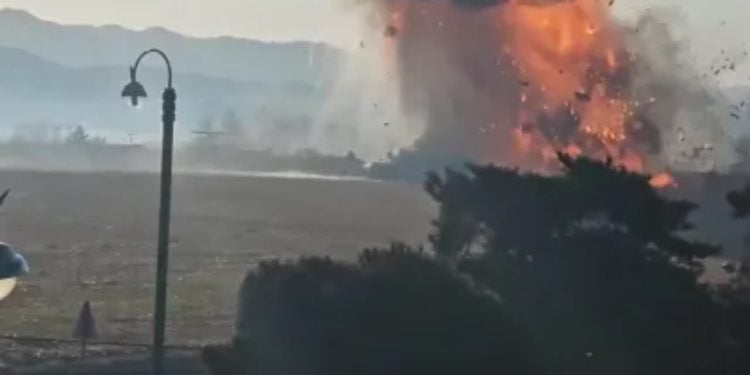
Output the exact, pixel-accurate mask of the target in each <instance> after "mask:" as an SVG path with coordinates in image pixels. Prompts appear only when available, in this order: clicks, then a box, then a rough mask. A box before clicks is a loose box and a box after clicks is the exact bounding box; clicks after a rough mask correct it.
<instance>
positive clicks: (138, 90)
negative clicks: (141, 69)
mask: <svg viewBox="0 0 750 375" xmlns="http://www.w3.org/2000/svg"><path fill="white" fill-rule="evenodd" d="M122 97H123V98H130V103H131V104H132V105H133V107H136V106H138V99H139V98H146V97H148V94H146V89H145V88H143V85H141V83H140V82H138V81H137V80H136V79H135V68H133V67H132V66H131V67H130V82H129V83H128V84H127V85H125V87H124V88H123V89H122Z"/></svg>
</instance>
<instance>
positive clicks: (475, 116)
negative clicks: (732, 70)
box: [365, 0, 733, 186]
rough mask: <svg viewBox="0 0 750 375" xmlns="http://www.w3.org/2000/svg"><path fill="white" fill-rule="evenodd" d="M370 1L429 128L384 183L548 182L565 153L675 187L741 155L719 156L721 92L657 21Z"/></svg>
mask: <svg viewBox="0 0 750 375" xmlns="http://www.w3.org/2000/svg"><path fill="white" fill-rule="evenodd" d="M365 2H367V3H369V5H371V7H372V9H373V12H374V14H375V15H376V16H375V17H374V18H375V19H378V20H380V21H381V23H382V25H381V26H382V30H383V38H384V39H385V43H384V46H385V47H384V48H385V53H384V56H385V58H386V59H387V69H389V71H390V73H391V74H390V76H392V77H395V78H396V79H397V80H398V88H399V102H400V106H401V110H402V111H403V112H404V113H407V114H408V115H409V116H412V117H414V116H419V117H421V118H422V119H424V123H425V126H424V131H423V133H422V136H421V137H420V138H419V139H418V140H417V141H416V142H415V144H414V145H413V147H411V148H410V149H409V150H404V151H402V152H401V153H400V154H399V155H396V156H393V157H391V159H390V160H389V162H387V163H383V164H376V165H375V166H373V169H372V170H373V174H374V175H376V176H379V177H386V178H394V177H395V178H403V177H407V178H421V172H422V171H424V170H428V169H440V168H442V166H444V165H445V164H448V165H460V164H462V163H463V162H467V161H470V162H477V163H494V164H499V165H506V166H517V167H520V168H522V169H526V170H533V171H538V172H543V173H544V172H551V171H555V170H557V167H558V165H557V158H556V155H557V152H558V151H562V152H565V153H568V154H570V155H573V156H577V155H585V156H588V157H592V158H598V159H604V158H612V159H613V160H614V162H615V163H617V164H619V165H621V166H623V167H625V168H627V169H630V170H634V171H642V172H647V173H650V174H652V175H653V176H654V179H653V180H652V183H653V184H654V185H656V186H668V185H673V184H674V183H675V182H674V180H673V179H672V177H671V175H670V173H669V170H670V169H672V168H685V169H690V168H693V169H696V168H697V169H701V168H702V169H704V170H705V169H711V168H715V163H717V161H718V162H720V163H724V162H726V163H729V162H730V161H729V160H730V159H732V157H733V156H732V155H731V153H730V152H729V151H728V150H730V149H731V147H713V145H714V144H720V143H721V142H727V140H726V135H725V134H724V132H723V130H722V129H721V127H720V126H717V124H719V123H721V120H720V119H719V118H718V116H719V115H718V114H717V113H715V111H712V109H711V108H712V106H714V104H715V99H713V98H714V95H713V93H712V92H711V90H710V88H709V87H710V85H708V84H705V83H704V82H701V81H699V80H697V79H696V78H695V76H697V74H693V73H694V72H692V71H691V66H690V64H689V63H685V61H684V60H683V59H682V56H681V51H680V50H681V48H680V47H679V46H678V44H677V43H676V42H675V41H674V40H673V38H671V36H670V33H669V30H668V28H667V26H666V24H665V23H664V22H661V20H660V19H659V17H658V16H656V15H654V14H647V15H644V16H643V17H641V19H640V20H639V21H638V22H637V23H636V24H634V25H626V24H624V23H622V22H620V21H618V20H617V19H616V18H615V17H614V16H613V15H612V11H611V6H612V5H613V1H609V0H607V1H602V0H554V1H553V0H504V1H501V0H420V1H417V0H366V1H365ZM722 153H724V154H722ZM415 169H417V170H419V172H418V174H419V176H415V175H414V173H415V172H414V170H415ZM407 171H411V176H408V174H409V173H408V172H407Z"/></svg>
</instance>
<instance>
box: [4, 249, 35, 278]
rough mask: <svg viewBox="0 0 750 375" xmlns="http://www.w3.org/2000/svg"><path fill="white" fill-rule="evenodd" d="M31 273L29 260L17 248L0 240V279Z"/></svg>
mask: <svg viewBox="0 0 750 375" xmlns="http://www.w3.org/2000/svg"><path fill="white" fill-rule="evenodd" d="M28 273H29V262H27V261H26V259H25V258H24V257H23V255H21V254H20V253H19V252H18V251H17V250H14V249H13V248H11V247H10V246H9V245H8V244H6V243H2V242H0V280H1V279H10V278H14V277H19V276H24V275H26V274H28Z"/></svg>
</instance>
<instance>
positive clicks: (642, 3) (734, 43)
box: [0, 0, 750, 80]
mask: <svg viewBox="0 0 750 375" xmlns="http://www.w3.org/2000/svg"><path fill="white" fill-rule="evenodd" d="M352 1H354V0H0V7H3V6H8V7H14V8H19V9H25V10H28V11H30V12H32V13H34V14H36V15H37V16H39V17H41V18H44V19H49V20H53V21H56V22H61V23H75V24H94V25H101V24H120V25H123V26H127V27H130V28H136V29H142V28H145V27H149V26H162V27H166V28H168V29H172V30H175V31H178V32H181V33H184V34H189V35H194V36H216V35H233V36H238V37H250V38H258V39H275V40H279V39H280V40H289V39H308V40H310V39H312V40H325V41H330V42H333V43H336V44H339V45H349V46H353V45H355V44H356V43H357V42H358V38H359V36H358V35H357V33H356V30H357V29H356V27H355V25H356V23H357V22H358V17H356V16H355V15H354V14H353V13H352V12H351V11H350V10H347V9H351V7H346V6H344V5H346V4H348V3H351V2H352ZM602 1H608V0H602ZM654 6H661V7H665V6H666V7H672V8H674V9H675V10H677V11H679V12H680V16H679V17H677V18H675V20H674V21H675V23H679V24H676V25H675V27H674V28H675V29H676V30H678V31H679V32H681V33H682V34H683V37H684V38H685V39H687V40H689V41H690V44H691V49H692V53H693V54H694V55H695V56H697V59H698V60H699V62H700V63H701V64H702V65H706V66H708V65H710V64H711V62H712V61H716V60H718V58H719V57H718V55H719V54H720V51H721V49H725V50H727V51H736V52H735V54H741V52H742V51H743V50H744V49H745V48H746V46H747V44H748V42H749V41H748V35H750V22H747V17H748V15H749V14H750V0H615V5H614V9H615V12H616V14H617V15H619V16H621V17H626V18H628V17H632V16H633V15H635V14H638V13H640V12H643V11H644V10H646V9H649V8H651V7H654ZM738 63H740V65H741V70H742V75H747V76H748V77H743V78H742V79H743V80H750V67H748V66H747V65H750V64H742V63H741V62H738ZM746 73H747V74H746ZM738 78H739V77H732V80H735V79H738Z"/></svg>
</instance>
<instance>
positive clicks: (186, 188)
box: [0, 171, 434, 361]
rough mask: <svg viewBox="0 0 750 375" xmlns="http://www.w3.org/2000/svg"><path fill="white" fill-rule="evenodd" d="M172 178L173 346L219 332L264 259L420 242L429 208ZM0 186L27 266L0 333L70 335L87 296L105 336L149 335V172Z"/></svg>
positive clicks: (5, 224)
mask: <svg viewBox="0 0 750 375" xmlns="http://www.w3.org/2000/svg"><path fill="white" fill-rule="evenodd" d="M174 185H175V192H174V200H173V202H174V205H173V207H174V208H173V221H172V224H173V225H172V228H173V232H172V254H171V263H170V289H169V326H168V341H169V343H170V344H199V343H204V342H207V341H217V340H223V339H227V338H229V337H230V334H231V332H232V325H233V318H234V316H233V315H234V314H233V313H234V305H235V294H236V290H237V288H238V286H239V283H240V281H241V279H242V277H243V275H244V274H245V272H246V271H247V270H248V268H250V267H252V265H253V264H254V263H256V262H257V261H259V260H261V259H264V258H270V257H290V256H296V255H301V254H317V255H332V256H335V257H342V258H351V257H352V256H354V255H355V254H356V252H357V251H358V250H359V249H360V248H362V247H364V246H368V245H378V244H387V243H388V242H389V241H390V240H403V241H407V242H410V243H421V242H423V241H424V239H425V238H426V232H427V231H428V229H429V220H430V218H431V217H432V215H433V214H434V207H433V205H432V203H431V202H430V201H429V199H428V198H427V197H426V196H425V195H424V194H422V192H421V191H420V190H419V188H418V187H407V186H400V185H394V184H384V183H377V182H362V181H328V180H304V179H279V178H257V177H247V176H245V177H237V176H217V175H211V176H208V175H202V176H201V175H180V176H178V177H176V179H175V182H174ZM5 187H9V188H12V189H13V191H12V193H11V194H10V197H9V199H8V201H7V202H6V205H5V206H4V207H3V208H2V209H1V210H0V212H2V216H0V236H1V237H0V239H2V240H4V241H6V242H8V243H10V244H12V245H13V246H16V247H18V248H21V249H23V250H24V254H25V255H26V256H27V258H28V260H29V262H30V264H31V269H32V272H31V274H30V275H29V276H27V277H25V278H23V279H22V280H21V283H20V285H19V287H18V289H17V290H16V291H15V293H14V294H13V295H12V296H11V297H10V298H9V299H7V300H5V301H2V302H0V316H1V317H2V318H1V319H0V335H8V334H18V335H23V336H36V337H56V338H70V337H71V334H72V329H73V323H74V320H75V318H76V316H77V314H78V311H79V309H80V307H81V304H82V303H83V301H84V300H91V302H92V305H93V310H94V313H95V315H96V318H97V319H98V323H99V327H100V330H101V336H100V339H101V340H106V341H126V342H142V343H147V342H149V340H150V330H151V311H152V302H153V286H154V285H153V280H154V272H155V271H154V263H155V242H156V241H155V240H156V218H157V202H158V201H157V196H158V179H157V176H156V175H152V174H123V173H96V174H74V173H43V172H20V171H0V189H2V188H5ZM0 344H2V342H0ZM6 361H7V359H6Z"/></svg>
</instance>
